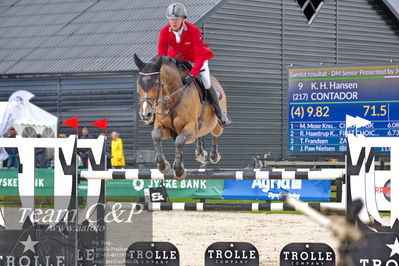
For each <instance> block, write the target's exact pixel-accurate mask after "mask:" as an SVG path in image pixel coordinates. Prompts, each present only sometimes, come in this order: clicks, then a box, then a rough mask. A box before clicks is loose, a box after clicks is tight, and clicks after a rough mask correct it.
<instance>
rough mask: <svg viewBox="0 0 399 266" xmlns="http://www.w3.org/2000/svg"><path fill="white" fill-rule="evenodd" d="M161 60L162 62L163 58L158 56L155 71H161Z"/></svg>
mask: <svg viewBox="0 0 399 266" xmlns="http://www.w3.org/2000/svg"><path fill="white" fill-rule="evenodd" d="M162 60H163V57H162V56H160V57H159V58H158V61H157V62H156V63H155V67H156V69H161V66H162Z"/></svg>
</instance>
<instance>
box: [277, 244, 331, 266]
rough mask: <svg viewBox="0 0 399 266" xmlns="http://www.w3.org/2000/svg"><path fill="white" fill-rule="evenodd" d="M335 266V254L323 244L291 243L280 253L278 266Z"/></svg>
mask: <svg viewBox="0 0 399 266" xmlns="http://www.w3.org/2000/svg"><path fill="white" fill-rule="evenodd" d="M291 265H324V266H335V252H334V250H333V249H332V248H331V247H330V246H328V245H326V244H324V243H291V244H288V245H286V246H285V247H284V248H283V250H281V252H280V266H291Z"/></svg>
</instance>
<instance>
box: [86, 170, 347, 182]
mask: <svg viewBox="0 0 399 266" xmlns="http://www.w3.org/2000/svg"><path fill="white" fill-rule="evenodd" d="M186 171H187V177H186V179H212V180H228V179H233V180H270V179H283V180H295V179H299V180H336V179H341V178H343V177H344V176H345V168H330V169H328V168H325V169H301V168H297V169H283V168H275V169H265V170H264V169H235V170H234V169H233V170H231V169H187V170H186ZM80 177H81V178H85V179H104V180H111V179H128V180H137V179H158V180H164V179H174V175H173V171H169V173H167V174H162V173H161V172H160V171H159V170H158V169H126V170H108V171H82V172H81V173H80Z"/></svg>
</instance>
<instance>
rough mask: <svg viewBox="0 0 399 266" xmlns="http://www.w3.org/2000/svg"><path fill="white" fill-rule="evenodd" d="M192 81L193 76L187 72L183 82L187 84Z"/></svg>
mask: <svg viewBox="0 0 399 266" xmlns="http://www.w3.org/2000/svg"><path fill="white" fill-rule="evenodd" d="M193 81H194V76H193V75H191V74H188V75H187V76H186V77H185V78H183V82H184V84H187V85H189V84H191V82H193Z"/></svg>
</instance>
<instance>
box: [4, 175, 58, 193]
mask: <svg viewBox="0 0 399 266" xmlns="http://www.w3.org/2000/svg"><path fill="white" fill-rule="evenodd" d="M0 191H1V195H2V196H18V195H19V192H18V170H17V169H1V170H0ZM53 193H54V170H52V169H51V170H49V169H35V194H36V195H37V196H52V195H53Z"/></svg>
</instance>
